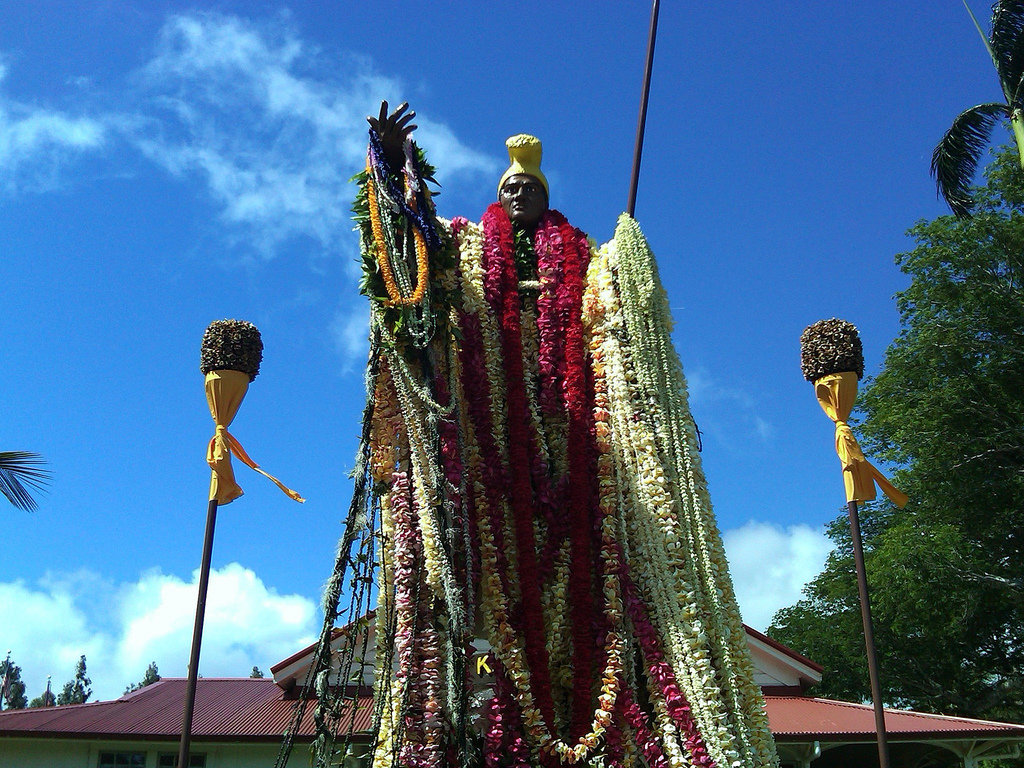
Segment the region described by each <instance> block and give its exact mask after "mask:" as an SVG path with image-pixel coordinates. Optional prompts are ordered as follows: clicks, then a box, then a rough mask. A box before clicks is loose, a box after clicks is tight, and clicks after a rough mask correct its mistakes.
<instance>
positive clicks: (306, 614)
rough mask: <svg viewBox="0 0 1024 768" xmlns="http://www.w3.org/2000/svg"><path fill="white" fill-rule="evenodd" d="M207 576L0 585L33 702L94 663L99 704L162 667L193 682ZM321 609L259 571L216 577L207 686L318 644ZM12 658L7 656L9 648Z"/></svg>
mask: <svg viewBox="0 0 1024 768" xmlns="http://www.w3.org/2000/svg"><path fill="white" fill-rule="evenodd" d="M198 578H199V573H198V571H196V572H194V573H193V574H192V578H191V581H189V582H185V581H183V580H182V579H180V578H178V577H177V576H170V575H167V574H163V573H161V572H160V571H159V570H152V571H147V572H146V573H144V574H142V575H141V576H140V578H139V580H138V581H136V582H133V583H126V584H114V583H111V582H109V581H106V580H104V579H103V578H102V577H100V576H98V575H96V574H94V573H91V572H88V571H81V572H78V573H74V574H65V575H61V576H59V577H54V576H48V577H47V578H46V579H44V580H42V581H41V582H40V583H39V584H37V585H35V586H28V585H26V584H25V583H24V582H22V581H16V582H13V583H5V584H0V616H6V617H10V616H17V617H18V620H17V621H13V622H10V621H9V622H5V625H4V637H3V640H2V642H4V643H5V644H6V647H7V648H10V649H11V651H12V654H11V658H12V660H13V661H14V662H15V663H16V664H18V665H19V666H20V667H21V669H22V679H23V680H24V681H25V683H26V685H27V687H28V691H27V692H28V694H29V698H32V697H34V696H37V695H39V694H40V693H42V691H43V690H44V689H45V687H46V675H47V674H50V675H52V676H53V686H54V688H55V689H58V690H59V688H60V687H61V686H62V685H63V684H64V682H65V681H67V680H69V679H71V677H72V675H73V674H74V666H75V662H76V661H77V660H78V657H79V656H81V655H82V654H85V656H86V661H87V665H88V671H89V675H90V677H91V678H92V681H93V690H94V698H96V699H109V698H116V697H118V696H120V695H121V693H122V692H123V691H124V688H125V686H126V685H128V684H129V683H132V682H136V681H138V680H140V679H141V678H142V675H143V673H144V672H145V670H146V666H147V665H148V664H149V662H151V661H156V662H157V665H158V666H159V668H160V673H161V674H162V675H165V676H168V677H183V676H185V675H186V674H187V667H188V657H189V651H190V647H191V642H192V627H193V622H194V619H195V610H196V595H197V593H198ZM317 623H318V617H317V610H316V606H315V604H314V603H313V601H312V600H310V599H309V598H306V597H303V596H301V595H281V594H278V593H277V592H276V591H275V590H274V589H273V588H271V587H268V586H266V585H265V584H264V583H263V582H262V580H260V578H259V577H258V576H257V575H256V574H255V573H254V572H253V571H252V570H250V569H248V568H245V567H243V566H241V565H239V564H238V563H231V564H229V565H226V566H224V567H223V568H221V569H219V570H214V571H212V572H211V574H210V585H209V591H208V597H207V604H206V618H205V625H204V631H203V645H202V656H201V658H200V664H199V671H200V674H203V675H205V676H207V677H216V676H225V677H245V676H247V675H248V674H249V671H250V670H251V669H252V667H253V665H258V666H259V667H260V668H261V669H263V671H264V672H268V667H269V666H270V665H271V664H274V663H276V662H278V661H280V660H281V659H283V658H286V657H287V656H289V655H290V654H292V653H294V652H295V651H297V650H298V649H300V648H302V647H303V646H305V645H307V644H309V643H311V642H312V641H313V639H314V638H315V632H316V631H317V628H318V627H317ZM3 650H6V648H5V649H3Z"/></svg>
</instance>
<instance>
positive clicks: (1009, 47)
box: [991, 0, 1024, 101]
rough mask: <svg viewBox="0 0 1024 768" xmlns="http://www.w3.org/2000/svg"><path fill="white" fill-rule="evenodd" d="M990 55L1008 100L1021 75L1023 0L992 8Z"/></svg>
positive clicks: (1003, 1)
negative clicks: (991, 54)
mask: <svg viewBox="0 0 1024 768" xmlns="http://www.w3.org/2000/svg"><path fill="white" fill-rule="evenodd" d="M991 50H992V53H993V57H994V59H995V62H996V69H998V70H999V81H1000V84H1001V85H1002V86H1003V93H1004V94H1005V95H1006V100H1007V101H1012V100H1013V99H1014V98H1015V96H1016V92H1017V86H1018V84H1019V83H1020V81H1021V77H1022V76H1024V0H998V2H996V4H995V5H993V6H992V48H991Z"/></svg>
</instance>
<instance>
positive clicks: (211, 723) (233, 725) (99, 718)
mask: <svg viewBox="0 0 1024 768" xmlns="http://www.w3.org/2000/svg"><path fill="white" fill-rule="evenodd" d="M187 682H188V681H187V680H185V679H184V678H163V679H161V680H160V681H159V682H157V683H153V684H152V685H148V686H146V687H145V688H142V689H140V690H138V691H135V692H133V693H129V694H126V695H125V696H122V697H121V698H120V699H116V700H114V701H98V702H94V703H90V704H73V705H69V706H64V707H44V708H37V709H20V710H8V711H6V712H0V737H3V736H14V735H17V736H63V737H72V738H75V737H81V738H92V737H101V736H110V737H113V736H117V737H120V738H138V739H163V738H169V737H170V738H177V737H178V736H179V735H180V734H181V721H182V712H183V710H184V704H185V693H186V686H187ZM294 706H295V699H294V698H292V697H287V696H286V695H285V693H284V692H283V691H282V690H281V689H280V688H278V687H277V685H275V684H274V681H273V680H272V679H270V678H266V679H256V678H202V679H200V680H199V681H198V683H197V686H196V705H195V711H194V715H193V722H192V733H193V739H195V740H198V741H202V740H204V739H205V740H211V741H212V740H217V739H222V738H229V739H231V740H233V741H237V740H251V741H277V740H279V739H280V738H281V735H282V734H283V733H284V731H285V728H286V727H287V726H288V724H289V722H290V721H291V717H292V710H293V707H294ZM311 710H312V708H310V710H308V711H307V714H306V717H305V718H304V719H303V723H302V727H301V728H300V729H299V735H300V737H310V736H311V734H312V724H313V717H312V712H311ZM372 712H373V706H372V698H371V697H370V696H368V695H367V696H363V697H360V699H359V706H358V708H357V710H356V715H355V718H356V723H355V726H356V729H357V730H367V729H368V728H369V727H370V718H371V716H372Z"/></svg>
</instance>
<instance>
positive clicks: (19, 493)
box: [0, 451, 50, 512]
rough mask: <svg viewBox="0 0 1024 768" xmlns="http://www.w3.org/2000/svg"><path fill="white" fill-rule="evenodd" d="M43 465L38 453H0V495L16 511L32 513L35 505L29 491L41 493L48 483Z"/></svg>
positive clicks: (48, 477)
mask: <svg viewBox="0 0 1024 768" xmlns="http://www.w3.org/2000/svg"><path fill="white" fill-rule="evenodd" d="M45 463H46V462H45V461H44V460H43V457H42V456H40V455H39V454H38V453H30V452H28V451H0V493H2V494H3V495H4V496H5V497H6V499H7V500H8V501H9V502H11V504H13V505H14V506H16V507H17V508H18V509H23V510H25V511H26V512H32V511H34V510H35V509H36V506H37V505H36V500H35V499H34V498H33V497H32V493H31V490H30V489H32V490H37V491H41V490H43V489H44V488H45V487H46V485H47V483H49V481H50V473H49V472H48V471H46V470H45V469H43V468H42V465H43V464H45Z"/></svg>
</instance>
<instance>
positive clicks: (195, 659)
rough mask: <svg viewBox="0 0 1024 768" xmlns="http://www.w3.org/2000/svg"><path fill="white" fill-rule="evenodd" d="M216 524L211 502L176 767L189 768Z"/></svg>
mask: <svg viewBox="0 0 1024 768" xmlns="http://www.w3.org/2000/svg"><path fill="white" fill-rule="evenodd" d="M216 524H217V500H216V499H210V506H209V508H207V510H206V535H205V537H204V538H203V562H202V565H201V566H200V568H199V599H198V600H197V601H196V623H195V627H194V628H193V630H192V654H191V656H190V657H189V662H188V687H187V689H186V691H185V713H184V716H183V717H182V723H181V746H180V747H179V749H178V766H179V767H180V768H188V753H189V746H190V744H191V742H192V713H193V710H194V709H195V703H196V685H197V682H198V680H199V647H200V646H201V645H202V643H203V620H204V619H205V618H206V591H207V587H209V585H210V560H211V559H212V558H213V529H214V527H215V526H216Z"/></svg>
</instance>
